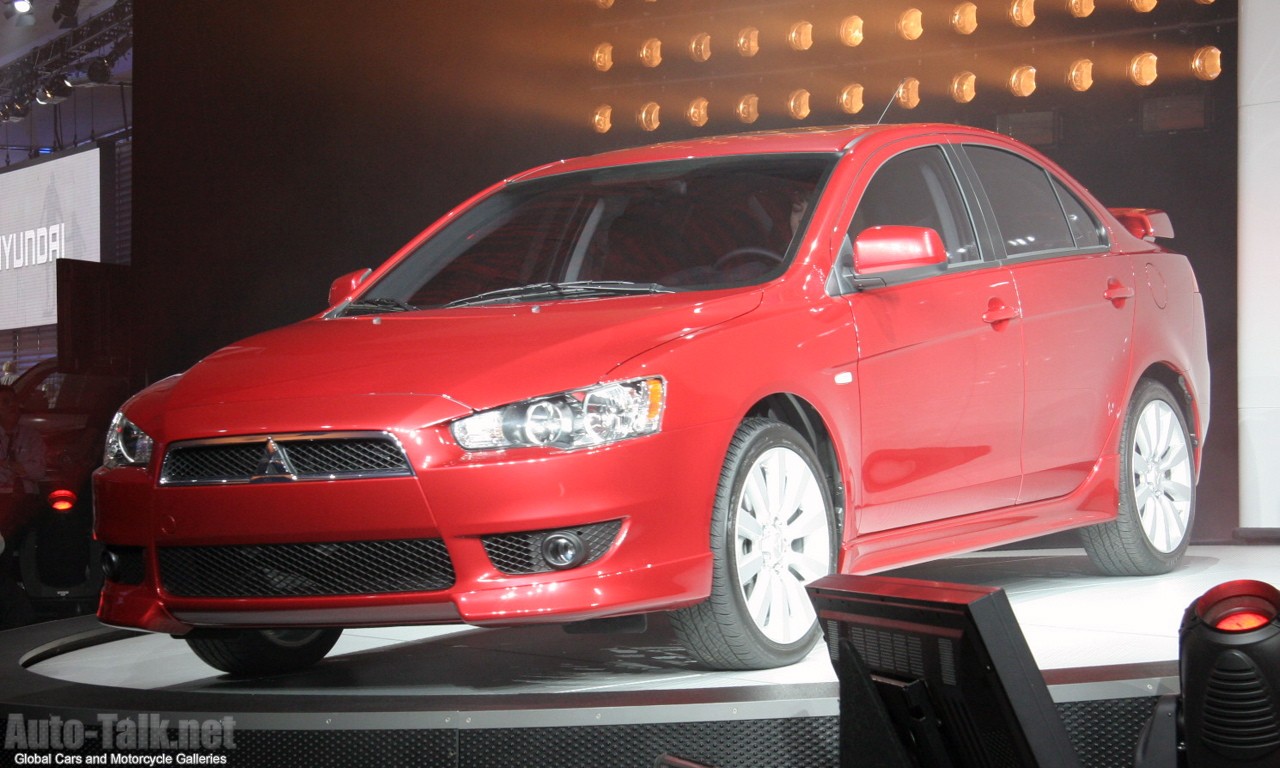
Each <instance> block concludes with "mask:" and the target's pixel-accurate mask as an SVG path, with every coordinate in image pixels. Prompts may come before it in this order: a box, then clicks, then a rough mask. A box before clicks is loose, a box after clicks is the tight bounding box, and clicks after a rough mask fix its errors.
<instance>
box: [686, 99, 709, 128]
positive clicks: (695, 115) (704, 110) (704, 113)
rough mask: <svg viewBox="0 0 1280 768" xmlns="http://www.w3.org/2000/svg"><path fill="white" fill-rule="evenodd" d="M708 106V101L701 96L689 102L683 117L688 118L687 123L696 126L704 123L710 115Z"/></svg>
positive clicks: (699, 126)
mask: <svg viewBox="0 0 1280 768" xmlns="http://www.w3.org/2000/svg"><path fill="white" fill-rule="evenodd" d="M709 107H710V102H708V101H707V100H706V98H705V97H702V96H699V97H698V98H696V99H694V100H693V101H691V102H689V108H688V109H686V110H685V117H687V118H688V119H689V124H690V125H692V126H696V127H698V128H701V127H702V126H704V125H706V124H707V120H708V119H709V117H710V114H709Z"/></svg>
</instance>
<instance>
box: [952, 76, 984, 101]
mask: <svg viewBox="0 0 1280 768" xmlns="http://www.w3.org/2000/svg"><path fill="white" fill-rule="evenodd" d="M977 84H978V76H977V75H975V74H973V73H972V72H961V73H959V74H958V75H956V76H955V77H953V78H951V98H953V99H955V100H956V102H958V103H960V104H968V103H969V102H971V101H973V98H974V97H975V96H977V95H978V90H977Z"/></svg>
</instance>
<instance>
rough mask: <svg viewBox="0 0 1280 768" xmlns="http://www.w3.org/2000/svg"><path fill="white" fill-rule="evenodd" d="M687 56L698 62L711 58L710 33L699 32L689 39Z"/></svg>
mask: <svg viewBox="0 0 1280 768" xmlns="http://www.w3.org/2000/svg"><path fill="white" fill-rule="evenodd" d="M689 58H691V59H693V60H694V61H698V62H702V61H706V60H707V59H709V58H711V35H709V34H707V33H706V32H699V33H698V34H696V35H694V36H693V37H692V38H691V39H690V40H689Z"/></svg>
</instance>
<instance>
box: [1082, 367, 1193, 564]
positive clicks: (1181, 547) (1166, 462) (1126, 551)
mask: <svg viewBox="0 0 1280 768" xmlns="http://www.w3.org/2000/svg"><path fill="white" fill-rule="evenodd" d="M1191 446H1192V443H1191V434H1190V432H1189V430H1188V429H1187V422H1186V419H1185V418H1184V417H1183V415H1182V409H1181V407H1179V404H1178V400H1177V399H1176V398H1175V397H1174V395H1173V393H1171V392H1170V391H1169V389H1168V388H1167V387H1165V386H1164V385H1163V384H1161V383H1159V382H1157V381H1152V380H1146V381H1143V382H1142V383H1141V384H1139V385H1138V388H1137V390H1136V391H1135V392H1134V393H1133V398H1132V399H1131V400H1130V403H1129V412H1128V415H1127V416H1126V417H1125V423H1124V430H1123V432H1122V434H1121V438H1120V489H1119V490H1120V507H1119V510H1118V512H1117V515H1116V519H1115V520H1113V521H1111V522H1107V523H1102V524H1100V525H1095V526H1091V527H1089V528H1085V529H1082V530H1081V532H1080V533H1081V540H1082V542H1083V543H1084V548H1085V550H1086V551H1087V552H1088V553H1089V557H1090V558H1091V559H1092V560H1093V562H1094V565H1096V566H1097V567H1098V568H1099V569H1100V570H1101V571H1103V572H1104V573H1107V574H1110V575H1114V576H1149V575H1155V574H1159V573H1168V572H1169V571H1171V570H1173V569H1174V567H1176V566H1177V564H1178V562H1179V561H1181V559H1182V555H1183V553H1184V552H1186V549H1187V544H1188V542H1189V541H1190V540H1191V524H1192V521H1194V519H1195V511H1196V484H1195V459H1194V457H1193V454H1192V449H1191Z"/></svg>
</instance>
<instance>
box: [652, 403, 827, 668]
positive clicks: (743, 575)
mask: <svg viewBox="0 0 1280 768" xmlns="http://www.w3.org/2000/svg"><path fill="white" fill-rule="evenodd" d="M822 478H823V473H822V471H821V469H820V465H819V463H818V457H817V455H816V454H815V453H814V452H813V449H812V448H811V447H810V446H809V445H808V444H807V443H806V442H805V440H804V438H802V437H801V436H800V434H799V433H798V432H796V431H795V430H794V429H792V428H791V427H789V426H787V425H785V424H782V423H779V422H776V421H771V420H768V419H750V420H747V421H745V422H743V424H742V426H741V427H739V428H738V431H737V433H736V434H735V435H734V438H733V441H732V442H731V444H730V446H729V453H728V456H727V458H726V459H725V463H724V468H723V470H722V471H721V475H720V485H719V488H718V490H717V493H716V501H715V506H714V509H713V510H712V519H711V548H712V552H713V554H714V556H715V560H714V565H713V571H712V580H711V595H710V597H708V598H707V600H706V601H705V602H703V603H700V604H698V605H695V606H691V607H689V608H684V609H681V610H679V611H675V612H674V613H673V614H672V625H673V626H674V627H675V630H676V634H677V636H678V637H679V638H680V640H681V642H683V643H684V645H685V647H686V648H688V649H689V651H690V652H692V653H693V654H694V655H695V656H696V657H697V658H698V659H699V660H700V661H702V662H703V663H704V664H706V665H708V666H710V667H713V668H717V669H766V668H770V667H778V666H782V665H785V664H792V663H795V662H797V661H799V660H800V659H802V658H804V656H805V655H806V654H807V653H808V652H809V650H810V649H811V648H812V647H813V645H814V643H815V642H816V641H817V640H818V638H819V636H820V635H821V632H820V631H819V628H818V624H817V618H816V615H815V613H814V610H813V604H812V602H810V600H809V595H808V593H807V592H806V591H805V584H807V583H808V582H810V581H813V580H814V579H817V578H819V577H821V576H824V575H826V574H828V573H830V572H831V571H832V570H833V569H834V567H835V552H836V541H835V525H834V523H833V520H832V504H831V494H830V490H829V489H828V487H827V484H826V482H825V481H824V480H823V479H822Z"/></svg>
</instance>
